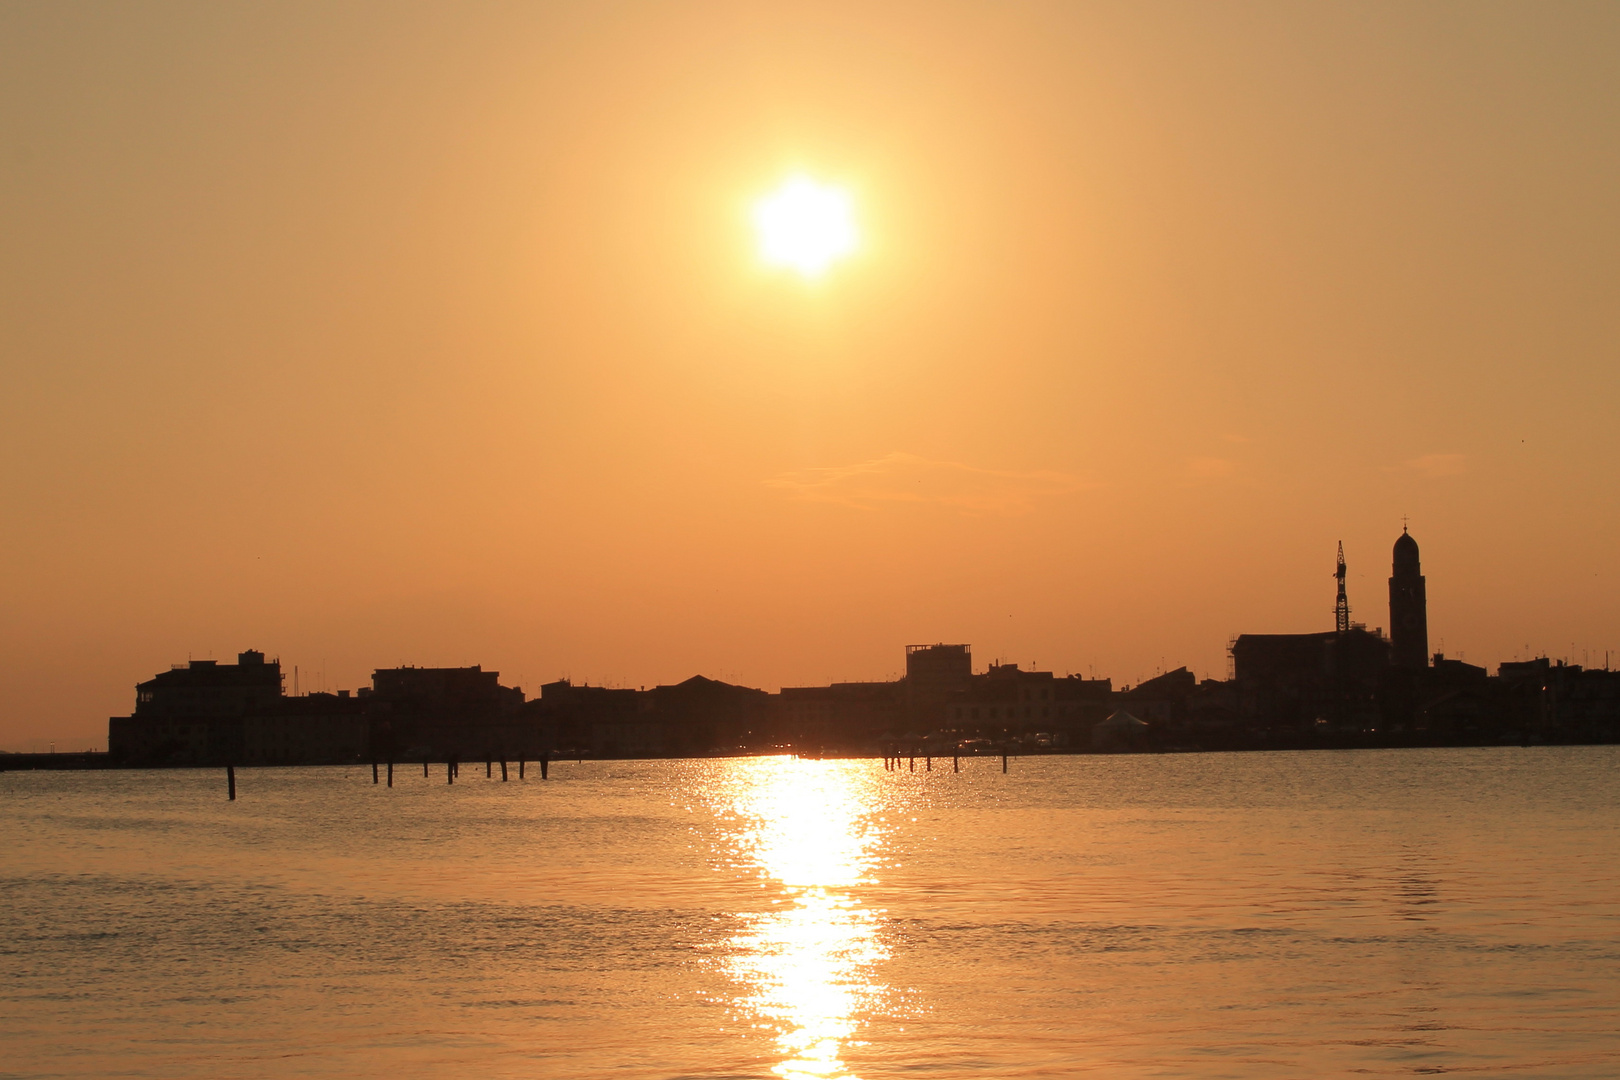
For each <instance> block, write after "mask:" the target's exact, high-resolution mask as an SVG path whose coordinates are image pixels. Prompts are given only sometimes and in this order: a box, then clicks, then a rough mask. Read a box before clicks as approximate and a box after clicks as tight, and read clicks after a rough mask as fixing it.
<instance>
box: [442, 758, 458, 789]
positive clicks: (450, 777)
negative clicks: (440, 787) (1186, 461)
mask: <svg viewBox="0 0 1620 1080" xmlns="http://www.w3.org/2000/svg"><path fill="white" fill-rule="evenodd" d="M444 782H445V783H447V784H453V783H455V782H456V763H455V762H453V761H446V762H445V763H444Z"/></svg>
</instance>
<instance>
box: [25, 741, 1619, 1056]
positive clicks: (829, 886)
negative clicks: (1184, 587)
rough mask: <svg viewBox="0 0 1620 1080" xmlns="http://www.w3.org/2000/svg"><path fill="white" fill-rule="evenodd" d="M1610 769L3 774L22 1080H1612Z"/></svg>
mask: <svg viewBox="0 0 1620 1080" xmlns="http://www.w3.org/2000/svg"><path fill="white" fill-rule="evenodd" d="M1617 768H1620V752H1617V750H1616V749H1615V748H1536V749H1520V748H1517V747H1513V748H1500V749H1487V750H1456V751H1366V752H1349V753H1298V754H1246V755H1244V754H1233V755H1185V756H1152V757H1150V756H1143V757H1115V758H1097V757H1055V758H1039V759H1015V760H1014V762H1013V765H1012V771H1011V772H1010V773H1009V774H1008V775H1006V776H1003V775H1002V774H1001V771H1000V762H999V760H990V759H983V760H973V761H967V762H964V768H963V772H962V773H961V774H960V775H954V774H952V773H951V772H950V770H949V769H945V770H936V771H934V772H932V773H927V772H924V771H922V769H921V763H920V762H919V771H918V772H917V773H915V774H912V773H909V772H904V771H902V772H899V773H886V772H884V771H883V768H882V765H881V763H880V762H877V761H859V762H811V761H795V760H792V759H787V758H766V759H752V760H749V759H742V760H717V761H683V762H625V763H618V762H594V763H593V762H587V763H585V764H583V765H574V764H566V763H559V764H557V765H554V766H553V767H552V779H551V780H550V781H549V782H545V783H542V782H541V781H539V780H538V779H537V778H534V777H533V776H531V777H530V779H528V780H527V781H525V782H519V781H517V780H516V779H515V774H514V780H513V781H512V782H509V783H505V784H503V783H501V782H500V781H499V780H498V779H496V780H493V781H489V780H485V779H484V778H483V777H482V776H481V775H477V774H474V773H473V771H472V770H466V771H464V775H465V776H466V777H467V779H465V780H463V781H462V782H460V783H458V784H456V785H455V786H453V787H451V786H447V785H445V784H444V782H443V779H442V777H434V778H431V779H428V780H424V779H422V777H421V776H420V773H417V774H415V775H412V774H411V773H410V772H409V771H408V770H401V771H400V773H398V774H397V779H396V784H397V785H398V786H396V787H395V788H394V789H393V790H389V789H388V788H386V787H380V786H378V787H374V786H373V785H372V784H371V782H370V770H369V768H366V769H359V768H357V769H352V770H344V769H313V770H242V771H241V772H240V773H239V781H240V787H241V798H240V799H239V800H238V801H237V802H235V803H228V802H226V801H225V799H224V797H223V796H224V790H223V788H224V784H223V777H222V776H221V775H220V774H219V773H217V772H214V771H179V772H151V773H137V772H127V773H5V774H0V850H3V851H4V852H5V860H4V863H3V864H0V900H3V902H0V976H3V978H0V1046H3V1047H4V1049H5V1054H4V1055H3V1057H0V1076H4V1077H34V1076H41V1077H120V1076H124V1077H161V1078H179V1077H272V1078H273V1077H340V1076H341V1077H345V1078H369V1077H378V1078H381V1077H418V1076H420V1077H436V1076H450V1075H479V1076H485V1077H497V1078H504V1077H608V1076H612V1077H624V1078H634V1080H641V1078H652V1077H715V1078H719V1077H728V1078H735V1077H761V1078H765V1080H771V1078H776V1077H780V1078H783V1080H821V1078H833V1080H842V1078H857V1077H858V1078H861V1080H880V1078H884V1077H900V1076H917V1075H926V1076H934V1077H955V1076H975V1077H984V1076H990V1077H1033V1076H1070V1075H1074V1074H1077V1073H1088V1072H1090V1073H1094V1074H1096V1075H1099V1076H1108V1077H1243V1078H1257V1077H1324V1076H1411V1075H1418V1074H1437V1073H1464V1074H1467V1075H1470V1076H1486V1077H1491V1076H1501V1077H1507V1076H1515V1077H1518V1076H1534V1077H1590V1078H1598V1077H1613V1076H1616V1075H1620V1036H1617V1034H1616V1030H1617V1027H1620V1025H1617V1024H1616V1022H1615V1021H1616V1006H1615V1002H1616V1001H1620V944H1617V941H1620V788H1617V785H1616V770H1617ZM480 772H481V771H480Z"/></svg>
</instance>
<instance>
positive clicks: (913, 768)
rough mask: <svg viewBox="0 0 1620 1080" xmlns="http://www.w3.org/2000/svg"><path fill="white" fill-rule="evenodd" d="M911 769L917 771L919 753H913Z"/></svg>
mask: <svg viewBox="0 0 1620 1080" xmlns="http://www.w3.org/2000/svg"><path fill="white" fill-rule="evenodd" d="M911 771H912V772H916V771H917V755H916V754H915V753H913V754H912V755H911Z"/></svg>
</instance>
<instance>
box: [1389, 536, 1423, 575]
mask: <svg viewBox="0 0 1620 1080" xmlns="http://www.w3.org/2000/svg"><path fill="white" fill-rule="evenodd" d="M1422 572H1423V571H1422V570H1421V569H1420V568H1419V565H1418V543H1417V541H1416V540H1414V539H1412V534H1411V533H1409V532H1406V531H1405V530H1402V532H1401V535H1400V537H1399V538H1398V539H1397V540H1396V541H1395V573H1396V575H1397V576H1399V575H1401V574H1421V573H1422Z"/></svg>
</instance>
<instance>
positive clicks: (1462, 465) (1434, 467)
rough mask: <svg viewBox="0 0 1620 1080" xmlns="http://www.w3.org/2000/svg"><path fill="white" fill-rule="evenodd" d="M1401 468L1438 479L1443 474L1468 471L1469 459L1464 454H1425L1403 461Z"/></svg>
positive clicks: (1448, 474)
mask: <svg viewBox="0 0 1620 1080" xmlns="http://www.w3.org/2000/svg"><path fill="white" fill-rule="evenodd" d="M1401 468H1402V469H1408V470H1410V471H1412V472H1415V473H1418V474H1419V475H1421V476H1427V477H1429V478H1430V479H1438V478H1440V477H1442V476H1456V475H1457V474H1458V473H1465V472H1467V471H1468V460H1467V458H1466V456H1465V455H1463V454H1424V455H1423V456H1422V457H1415V458H1412V459H1411V460H1410V461H1406V462H1402V463H1401Z"/></svg>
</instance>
